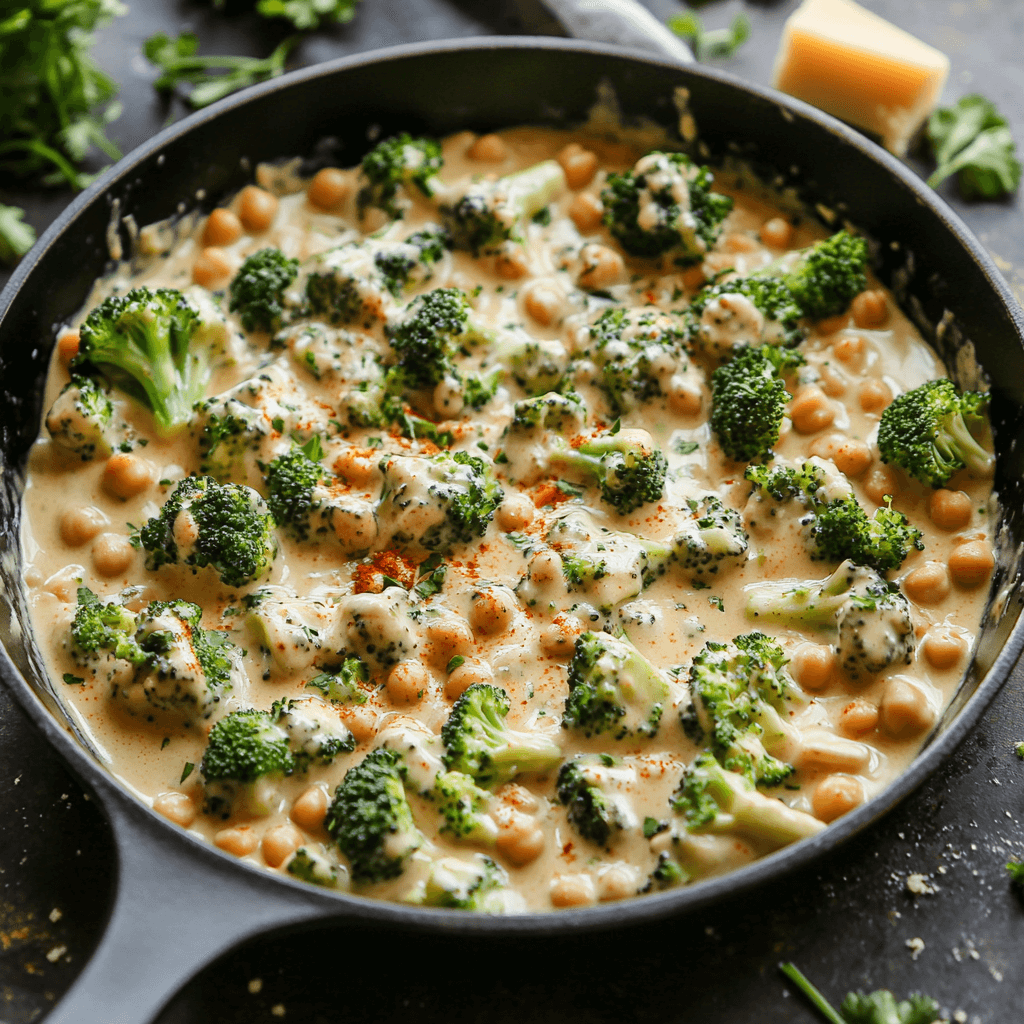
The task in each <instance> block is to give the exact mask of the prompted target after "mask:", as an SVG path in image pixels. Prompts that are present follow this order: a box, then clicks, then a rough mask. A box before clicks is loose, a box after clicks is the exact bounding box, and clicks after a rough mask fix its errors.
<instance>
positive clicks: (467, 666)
mask: <svg viewBox="0 0 1024 1024" xmlns="http://www.w3.org/2000/svg"><path fill="white" fill-rule="evenodd" d="M493 682H494V672H493V671H492V669H491V666H490V665H488V664H487V662H486V661H480V660H479V659H478V658H469V659H467V660H466V661H464V662H463V663H462V664H461V665H457V666H456V667H455V668H453V669H452V670H451V672H449V673H448V678H447V679H446V680H445V682H444V695H445V696H446V697H447V698H448V699H449V700H458V699H459V697H461V696H462V695H463V694H464V693H465V692H466V691H467V690H468V689H469V688H470V687H471V686H472V685H473V684H474V683H493Z"/></svg>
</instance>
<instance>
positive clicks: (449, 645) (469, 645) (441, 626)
mask: <svg viewBox="0 0 1024 1024" xmlns="http://www.w3.org/2000/svg"><path fill="white" fill-rule="evenodd" d="M426 633H427V640H428V641H429V643H430V653H431V655H432V657H433V658H434V660H435V661H437V662H441V663H444V664H446V665H447V664H448V662H449V661H450V660H451V658H452V656H453V655H455V654H463V655H464V654H468V653H469V652H470V651H471V650H472V649H473V631H472V630H471V629H470V628H469V623H468V622H466V620H465V619H463V618H461V617H460V616H458V615H446V616H445V617H444V618H441V619H432V620H431V621H430V622H429V623H428V624H427V630H426Z"/></svg>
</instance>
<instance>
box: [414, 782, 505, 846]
mask: <svg viewBox="0 0 1024 1024" xmlns="http://www.w3.org/2000/svg"><path fill="white" fill-rule="evenodd" d="M427 796H428V797H429V799H431V800H433V801H434V802H435V803H436V804H437V809H438V812H439V813H440V815H441V817H442V818H443V819H444V823H443V824H442V825H441V828H440V830H439V831H441V832H443V833H445V834H446V835H450V836H452V838H454V839H458V840H460V841H464V842H469V843H480V844H482V845H484V846H494V843H495V841H496V840H497V838H498V826H497V825H496V824H495V823H494V819H493V818H492V817H491V816H490V815H489V814H488V813H487V812H488V808H489V807H490V802H491V794H490V793H489V792H488V791H487V790H486V789H481V788H480V787H479V786H478V785H477V784H476V783H475V782H474V781H473V778H472V777H471V776H469V775H466V774H464V773H463V772H455V771H452V772H442V773H441V774H439V775H438V776H437V779H436V780H435V782H434V785H433V787H432V788H431V789H430V790H428V792H427Z"/></svg>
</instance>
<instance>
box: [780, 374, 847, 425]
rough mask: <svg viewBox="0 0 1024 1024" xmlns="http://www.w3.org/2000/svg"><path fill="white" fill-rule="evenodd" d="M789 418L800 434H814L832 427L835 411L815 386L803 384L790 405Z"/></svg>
mask: <svg viewBox="0 0 1024 1024" xmlns="http://www.w3.org/2000/svg"><path fill="white" fill-rule="evenodd" d="M789 418H790V419H791V420H792V421H793V426H794V427H795V428H796V429H797V430H798V431H799V432H800V433H801V434H815V433H817V432H818V431H819V430H824V429H825V428H826V427H830V426H831V425H832V422H833V420H835V418H836V411H835V409H834V408H833V407H832V403H831V402H829V400H828V399H827V398H826V397H825V393H824V392H823V391H822V390H821V388H819V387H818V386H817V384H805V385H804V386H803V387H802V388H800V390H799V391H797V393H796V397H795V398H794V399H793V401H792V402H791V403H790V406H789Z"/></svg>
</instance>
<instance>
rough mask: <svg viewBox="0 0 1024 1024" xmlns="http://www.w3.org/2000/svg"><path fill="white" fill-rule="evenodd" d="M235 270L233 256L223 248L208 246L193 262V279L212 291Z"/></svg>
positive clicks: (223, 282)
mask: <svg viewBox="0 0 1024 1024" xmlns="http://www.w3.org/2000/svg"><path fill="white" fill-rule="evenodd" d="M233 270H234V264H233V263H232V262H231V257H230V256H228V254H227V253H226V252H225V251H224V250H223V249H218V248H216V247H214V246H208V247H207V248H206V249H203V251H202V252H201V253H200V254H199V255H198V256H197V257H196V261H195V263H193V264H192V280H193V281H195V283H196V284H198V285H201V286H202V287H203V288H209V289H210V290H211V291H212V290H213V289H215V288H218V287H220V286H221V285H223V284H225V283H226V282H227V279H228V278H229V277H230V276H231V272H232V271H233Z"/></svg>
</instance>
